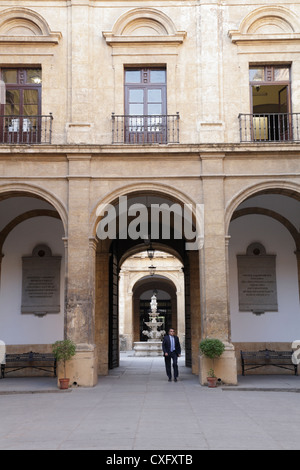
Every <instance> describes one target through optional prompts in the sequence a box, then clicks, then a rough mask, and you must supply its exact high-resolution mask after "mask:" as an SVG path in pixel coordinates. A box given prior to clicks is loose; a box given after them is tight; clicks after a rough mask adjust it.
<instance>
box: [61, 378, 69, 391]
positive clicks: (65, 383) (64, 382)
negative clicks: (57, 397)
mask: <svg viewBox="0 0 300 470" xmlns="http://www.w3.org/2000/svg"><path fill="white" fill-rule="evenodd" d="M69 382H70V379H59V384H60V389H61V390H67V389H68V388H69Z"/></svg>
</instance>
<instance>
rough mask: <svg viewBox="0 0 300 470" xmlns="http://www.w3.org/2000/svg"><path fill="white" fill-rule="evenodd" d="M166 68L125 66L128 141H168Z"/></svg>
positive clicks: (126, 132)
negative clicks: (126, 67)
mask: <svg viewBox="0 0 300 470" xmlns="http://www.w3.org/2000/svg"><path fill="white" fill-rule="evenodd" d="M166 114H167V99H166V69H164V68H142V69H140V68H138V69H133V68H128V69H125V122H124V127H125V129H124V133H125V142H126V143H131V144H134V143H136V144H143V143H148V144H150V143H166V142H167V116H166Z"/></svg>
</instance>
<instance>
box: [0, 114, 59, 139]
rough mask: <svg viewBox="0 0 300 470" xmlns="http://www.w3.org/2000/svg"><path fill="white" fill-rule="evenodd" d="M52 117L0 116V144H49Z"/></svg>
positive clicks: (50, 115)
mask: <svg viewBox="0 0 300 470" xmlns="http://www.w3.org/2000/svg"><path fill="white" fill-rule="evenodd" d="M52 121H53V116H52V114H51V113H50V114H49V115H47V116H8V115H6V116H0V144H11V145H22V144H25V145H33V144H51V139H52Z"/></svg>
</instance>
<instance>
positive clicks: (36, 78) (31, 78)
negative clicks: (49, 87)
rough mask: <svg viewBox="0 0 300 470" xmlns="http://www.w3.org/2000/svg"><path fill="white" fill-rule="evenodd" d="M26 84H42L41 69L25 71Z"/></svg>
mask: <svg viewBox="0 0 300 470" xmlns="http://www.w3.org/2000/svg"><path fill="white" fill-rule="evenodd" d="M26 72H27V78H26V83H34V84H35V85H39V84H40V83H42V71H41V69H27V71H26Z"/></svg>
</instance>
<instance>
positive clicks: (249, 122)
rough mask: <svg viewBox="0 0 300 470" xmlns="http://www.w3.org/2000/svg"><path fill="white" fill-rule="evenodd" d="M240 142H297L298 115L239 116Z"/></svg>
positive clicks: (299, 131) (299, 125) (299, 120)
mask: <svg viewBox="0 0 300 470" xmlns="http://www.w3.org/2000/svg"><path fill="white" fill-rule="evenodd" d="M239 122H240V141H241V142H299V141H300V114H299V113H265V114H240V115H239Z"/></svg>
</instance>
